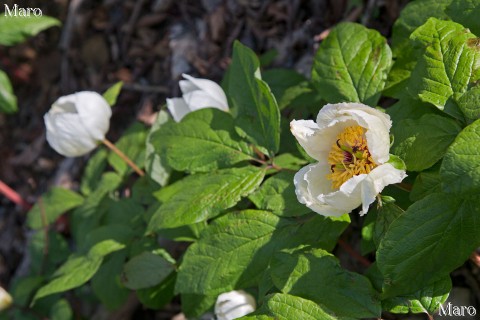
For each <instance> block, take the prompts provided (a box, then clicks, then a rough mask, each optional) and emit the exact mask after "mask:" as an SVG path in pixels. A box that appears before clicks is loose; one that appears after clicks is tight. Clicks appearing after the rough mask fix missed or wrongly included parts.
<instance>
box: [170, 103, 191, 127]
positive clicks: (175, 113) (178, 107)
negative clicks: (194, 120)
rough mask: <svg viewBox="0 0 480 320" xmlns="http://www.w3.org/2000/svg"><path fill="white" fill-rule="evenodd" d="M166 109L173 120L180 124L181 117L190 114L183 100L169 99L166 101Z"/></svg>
mask: <svg viewBox="0 0 480 320" xmlns="http://www.w3.org/2000/svg"><path fill="white" fill-rule="evenodd" d="M167 108H168V111H170V114H171V115H172V117H173V120H175V121H176V122H180V121H181V120H182V119H183V117H185V116H186V115H187V114H188V113H190V112H191V110H190V108H189V107H188V105H187V104H186V103H185V100H183V98H171V99H167Z"/></svg>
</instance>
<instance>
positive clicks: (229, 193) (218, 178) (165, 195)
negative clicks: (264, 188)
mask: <svg viewBox="0 0 480 320" xmlns="http://www.w3.org/2000/svg"><path fill="white" fill-rule="evenodd" d="M264 175H265V170H264V169H261V168H258V167H253V166H249V167H243V168H234V169H224V170H218V171H216V172H212V173H209V174H196V175H191V176H188V177H186V178H184V179H182V180H180V181H178V182H176V183H174V184H173V185H171V186H169V187H167V188H164V189H162V190H161V191H160V193H159V194H158V195H157V197H158V198H159V199H168V200H166V201H165V202H164V203H163V204H162V205H161V206H160V208H159V209H158V210H157V211H156V212H155V213H154V214H153V216H152V218H151V220H150V223H149V226H148V230H149V231H155V230H158V229H160V228H174V227H179V226H183V225H188V224H193V223H197V222H201V221H205V220H207V219H209V218H213V217H215V216H217V215H218V214H220V213H221V212H222V211H224V210H225V209H228V208H231V207H233V206H234V205H235V204H237V202H238V201H240V199H241V198H242V197H245V196H248V195H249V194H250V193H252V192H253V191H254V190H255V189H256V188H257V187H258V186H259V185H260V183H261V182H262V180H263V177H264Z"/></svg>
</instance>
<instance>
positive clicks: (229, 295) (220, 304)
mask: <svg viewBox="0 0 480 320" xmlns="http://www.w3.org/2000/svg"><path fill="white" fill-rule="evenodd" d="M255 308H256V302H255V299H254V298H253V297H252V296H251V295H250V294H248V293H246V292H245V291H243V290H237V291H230V292H226V293H222V294H221V295H219V296H218V298H217V301H216V303H215V315H216V317H217V320H232V319H237V318H241V317H243V316H245V315H247V314H249V313H252V312H253V311H255Z"/></svg>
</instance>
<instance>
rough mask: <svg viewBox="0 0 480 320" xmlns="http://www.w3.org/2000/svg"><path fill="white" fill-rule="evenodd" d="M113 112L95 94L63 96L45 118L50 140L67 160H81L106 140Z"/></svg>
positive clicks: (52, 145)
mask: <svg viewBox="0 0 480 320" xmlns="http://www.w3.org/2000/svg"><path fill="white" fill-rule="evenodd" d="M111 116H112V110H111V108H110V106H109V105H108V103H107V101H106V100H105V99H104V98H103V97H102V96H101V95H100V94H98V93H96V92H92V91H82V92H77V93H74V94H71V95H68V96H63V97H60V98H59V99H58V100H57V101H55V102H54V103H53V105H52V107H51V108H50V110H49V111H48V113H47V114H45V116H44V120H45V126H46V127H47V141H48V143H49V144H50V146H51V147H52V148H53V149H54V150H55V151H57V152H58V153H60V154H61V155H63V156H66V157H78V156H81V155H84V154H86V153H88V152H90V151H92V150H93V149H95V148H96V146H97V145H98V143H99V142H101V141H102V140H104V139H105V134H106V133H107V131H108V128H109V126H110V117H111Z"/></svg>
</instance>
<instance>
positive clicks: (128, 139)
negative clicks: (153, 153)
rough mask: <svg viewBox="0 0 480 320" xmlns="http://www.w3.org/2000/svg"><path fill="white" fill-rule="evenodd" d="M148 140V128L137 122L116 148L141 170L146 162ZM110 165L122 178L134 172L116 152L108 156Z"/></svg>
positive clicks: (126, 132)
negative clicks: (146, 143)
mask: <svg viewBox="0 0 480 320" xmlns="http://www.w3.org/2000/svg"><path fill="white" fill-rule="evenodd" d="M146 139H147V128H146V127H145V126H144V125H143V124H141V123H140V122H135V123H134V124H132V125H131V126H130V127H129V128H128V129H127V131H125V133H124V134H123V135H122V137H121V138H120V140H118V142H117V143H116V144H115V146H116V147H117V148H118V149H120V150H121V151H122V152H123V153H124V154H125V155H126V156H127V157H128V158H130V160H132V161H133V162H134V163H135V164H136V165H137V166H138V167H140V168H141V167H143V165H144V161H145V148H146V146H145V141H146ZM108 163H109V164H110V165H111V166H112V167H113V168H114V169H115V171H117V172H118V173H119V174H120V175H122V176H123V175H126V174H127V173H129V172H131V171H132V168H130V166H128V165H127V163H126V162H125V161H124V160H123V159H122V158H120V157H119V156H118V155H117V154H116V153H114V152H110V154H109V155H108Z"/></svg>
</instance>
